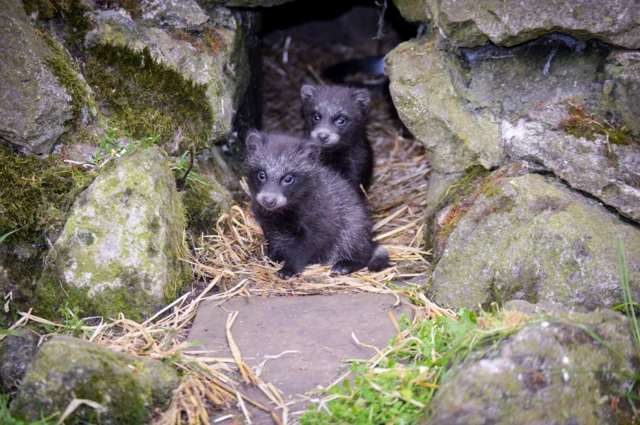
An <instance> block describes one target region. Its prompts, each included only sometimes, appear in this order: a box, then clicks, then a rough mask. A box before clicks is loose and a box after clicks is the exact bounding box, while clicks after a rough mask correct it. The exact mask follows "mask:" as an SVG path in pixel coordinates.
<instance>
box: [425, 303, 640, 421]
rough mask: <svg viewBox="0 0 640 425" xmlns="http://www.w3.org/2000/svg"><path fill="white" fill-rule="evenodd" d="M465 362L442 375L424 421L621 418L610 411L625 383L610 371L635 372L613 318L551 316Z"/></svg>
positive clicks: (624, 328) (625, 330)
mask: <svg viewBox="0 0 640 425" xmlns="http://www.w3.org/2000/svg"><path fill="white" fill-rule="evenodd" d="M578 326H584V327H586V328H588V329H589V330H590V331H592V332H593V333H594V334H595V335H597V336H598V338H600V340H597V341H596V340H595V339H594V338H593V337H592V336H590V335H589V334H588V333H587V332H585V331H584V330H583V329H580V328H579V327H578ZM601 341H603V342H604V343H601ZM605 344H607V345H606V346H605ZM610 349H611V350H610ZM470 358H472V359H473V360H471V361H468V362H466V363H465V364H463V365H462V366H460V367H457V368H455V369H453V370H452V371H450V372H449V374H448V375H447V376H446V377H445V378H444V380H443V383H442V385H441V386H440V389H439V390H438V391H437V392H436V395H435V397H434V399H433V401H432V403H431V406H430V407H431V412H432V414H431V417H430V419H429V422H428V423H432V424H451V425H463V424H464V425H467V424H495V425H506V424H528V425H534V424H583V425H590V424H594V425H595V424H613V423H624V421H625V420H624V419H623V418H621V417H620V416H618V415H619V414H620V412H617V413H616V412H613V409H612V407H611V406H612V404H613V403H612V399H613V397H614V396H616V395H617V391H626V390H627V389H628V388H629V385H631V379H630V378H628V377H625V376H622V375H621V374H620V373H616V372H615V371H622V372H626V373H635V372H634V368H633V363H634V362H635V361H636V360H634V358H635V359H637V348H636V347H635V346H634V343H633V340H632V338H631V332H630V330H629V323H628V321H627V319H626V318H625V317H624V316H623V315H621V314H619V313H614V312H610V311H603V312H596V313H588V314H575V313H574V314H566V313H565V314H554V317H552V318H550V319H549V320H548V322H546V323H537V324H531V325H528V326H526V327H525V328H524V329H522V330H520V331H518V332H517V333H516V334H514V335H511V336H509V337H508V338H506V339H505V340H503V341H501V342H500V344H499V345H498V346H497V347H496V348H493V349H490V350H489V351H488V352H487V353H485V354H484V355H483V356H482V357H480V358H478V357H477V356H473V355H472V356H471V357H470ZM597 371H602V372H597ZM628 419H629V421H630V422H633V420H632V419H631V418H628Z"/></svg>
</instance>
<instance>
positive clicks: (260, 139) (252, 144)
mask: <svg viewBox="0 0 640 425" xmlns="http://www.w3.org/2000/svg"><path fill="white" fill-rule="evenodd" d="M265 141H266V137H265V136H264V135H263V134H262V133H260V132H258V131H255V130H254V131H252V132H251V133H249V134H248V135H247V139H246V141H245V146H246V148H247V156H251V155H253V154H254V153H255V152H256V151H257V150H258V149H259V148H260V146H262V145H264V143H265Z"/></svg>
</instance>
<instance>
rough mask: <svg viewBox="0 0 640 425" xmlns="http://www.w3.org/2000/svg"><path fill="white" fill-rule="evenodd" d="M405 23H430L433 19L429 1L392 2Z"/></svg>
mask: <svg viewBox="0 0 640 425" xmlns="http://www.w3.org/2000/svg"><path fill="white" fill-rule="evenodd" d="M393 4H394V5H395V6H396V8H398V11H399V12H400V14H401V15H402V17H403V18H404V19H405V20H406V21H407V22H430V21H431V20H432V19H433V16H432V15H431V9H430V5H429V0H393Z"/></svg>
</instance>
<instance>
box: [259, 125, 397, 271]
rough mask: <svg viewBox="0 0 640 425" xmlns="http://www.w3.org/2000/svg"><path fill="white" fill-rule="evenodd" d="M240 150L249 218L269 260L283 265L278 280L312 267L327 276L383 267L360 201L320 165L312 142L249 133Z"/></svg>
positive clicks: (381, 253) (381, 254)
mask: <svg viewBox="0 0 640 425" xmlns="http://www.w3.org/2000/svg"><path fill="white" fill-rule="evenodd" d="M246 148H247V167H248V169H249V175H248V183H249V189H250V191H251V198H252V209H253V213H254V215H255V217H256V220H257V221H258V223H259V224H260V227H262V231H263V232H264V235H265V237H266V239H267V241H268V242H269V248H268V255H269V258H271V259H272V260H273V261H284V266H283V267H282V269H280V270H279V271H278V276H280V277H281V278H283V279H289V278H291V277H293V276H297V275H299V274H300V273H301V272H302V270H303V269H304V267H305V266H306V265H308V264H317V263H320V264H332V265H333V267H332V268H331V274H333V275H335V274H348V273H351V272H354V271H356V270H359V269H361V268H363V267H368V268H369V270H371V271H379V270H382V269H384V268H385V267H387V266H388V263H389V255H388V253H387V251H386V249H384V248H383V247H381V246H379V245H378V244H377V243H375V242H373V241H372V230H371V219H370V217H369V214H368V211H367V208H366V207H365V204H364V202H363V201H362V199H361V198H360V197H359V195H358V192H356V189H355V188H354V187H353V186H352V185H351V184H349V183H348V182H347V181H346V180H345V179H344V178H342V177H341V176H340V175H339V174H337V173H335V172H333V171H332V170H330V169H328V168H326V167H324V166H323V165H322V164H321V162H320V154H321V148H320V146H319V144H318V143H316V142H313V141H311V140H305V139H300V138H297V137H292V136H287V135H282V134H264V133H258V132H253V133H250V134H249V135H248V136H247V140H246Z"/></svg>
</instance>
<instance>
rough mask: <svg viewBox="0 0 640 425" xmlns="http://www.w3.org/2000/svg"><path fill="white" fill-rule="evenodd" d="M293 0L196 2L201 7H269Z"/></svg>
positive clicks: (204, 0)
mask: <svg viewBox="0 0 640 425" xmlns="http://www.w3.org/2000/svg"><path fill="white" fill-rule="evenodd" d="M291 1H293V0H197V2H198V3H200V4H201V5H202V6H203V7H206V8H210V7H216V6H227V7H271V6H279V5H281V4H285V3H289V2H291Z"/></svg>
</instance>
